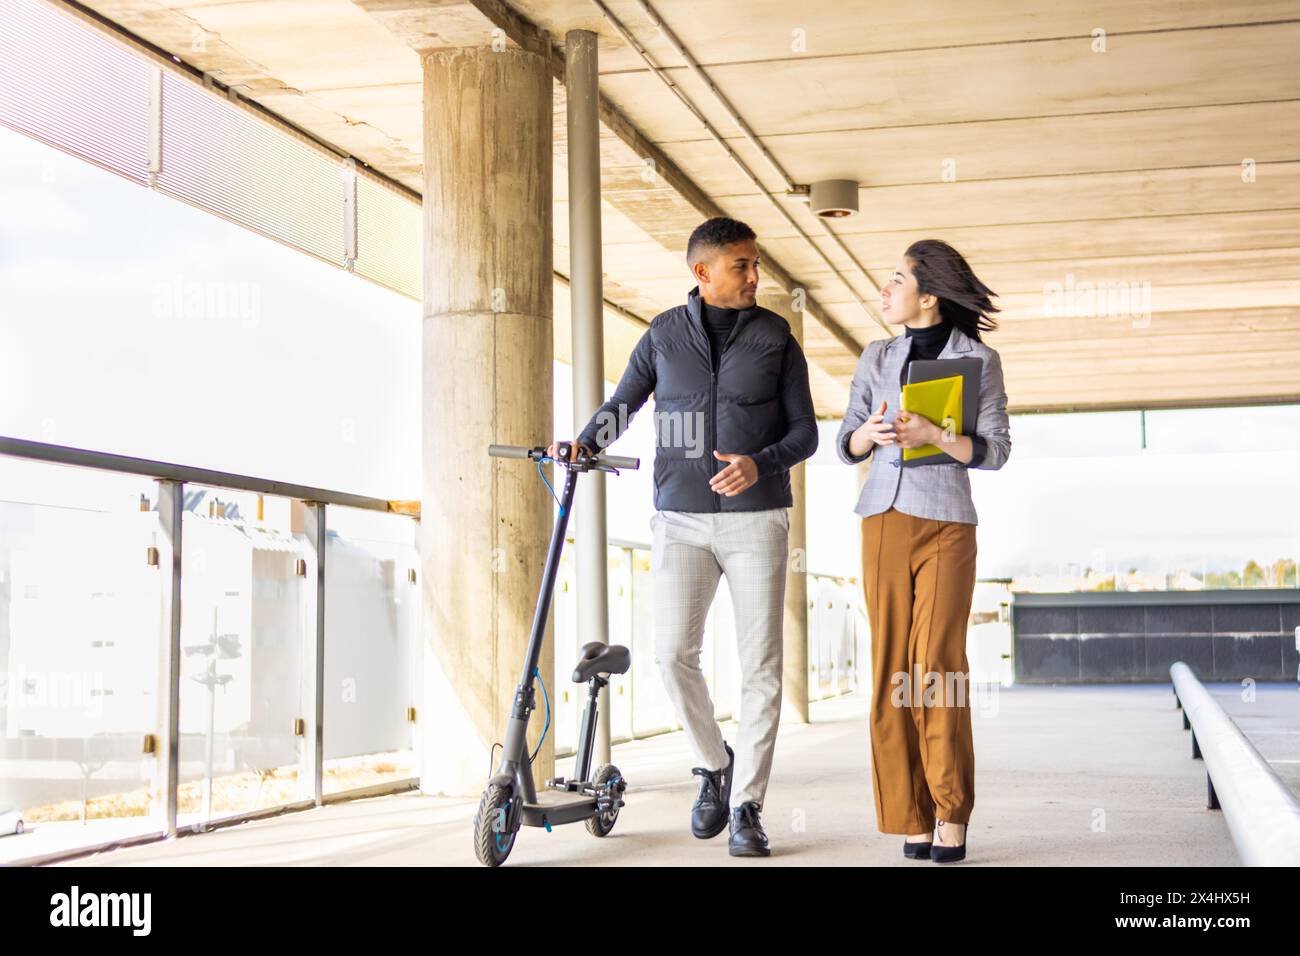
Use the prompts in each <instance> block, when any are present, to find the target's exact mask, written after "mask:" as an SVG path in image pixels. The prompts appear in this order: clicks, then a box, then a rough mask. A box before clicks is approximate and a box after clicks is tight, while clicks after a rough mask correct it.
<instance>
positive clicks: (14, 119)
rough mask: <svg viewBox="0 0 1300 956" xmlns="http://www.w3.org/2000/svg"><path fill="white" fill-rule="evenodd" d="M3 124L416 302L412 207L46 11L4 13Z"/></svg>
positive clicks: (3, 5) (416, 224)
mask: <svg viewBox="0 0 1300 956" xmlns="http://www.w3.org/2000/svg"><path fill="white" fill-rule="evenodd" d="M160 72H161V82H159V73H160ZM159 90H161V96H159V95H158V93H159ZM0 123H3V124H4V125H6V126H8V127H10V128H11V129H13V130H16V131H17V132H19V133H23V134H25V135H28V136H31V137H34V138H36V139H39V140H41V141H43V142H45V143H48V144H49V145H51V146H54V147H56V148H58V149H61V150H64V151H65V152H68V153H70V154H72V155H74V156H78V157H80V158H82V159H84V160H87V161H88V162H92V163H95V164H97V165H99V166H102V167H103V168H105V169H108V170H110V171H112V172H115V173H117V174H119V175H121V176H125V177H126V178H128V179H131V180H132V181H134V182H138V183H140V184H141V185H146V186H147V185H152V186H153V188H156V189H158V190H160V191H162V192H165V193H167V194H169V195H172V196H174V197H176V198H178V199H181V200H183V201H185V202H187V203H190V204H192V205H194V206H196V207H198V208H200V209H203V210H205V211H207V212H210V213H212V214H214V215H217V216H221V217H222V218H224V219H228V220H230V221H231V222H234V223H237V224H238V225H241V226H243V227H245V228H248V229H251V230H254V231H256V232H259V233H261V234H262V235H265V236H268V237H270V238H272V239H275V240H278V241H279V242H282V243H285V244H286V245H289V246H291V247H293V248H296V249H299V250H301V251H303V252H306V253H309V254H310V255H313V256H316V257H318V258H320V259H322V260H324V261H326V262H329V263H331V264H333V265H336V266H339V267H341V268H349V267H351V268H352V270H353V271H354V272H356V273H357V274H358V275H360V276H363V277H365V278H366V279H369V280H371V281H373V282H376V283H378V284H380V285H383V286H386V287H388V288H390V289H393V290H394V291H396V292H400V293H401V294H403V295H406V296H409V297H411V298H415V299H419V298H420V295H421V289H420V242H421V224H420V206H419V203H418V201H416V200H415V199H413V198H412V197H411V196H410V195H409V194H407V193H405V192H404V191H402V190H401V189H399V188H397V187H394V186H391V185H390V184H388V183H386V182H384V181H383V180H382V179H380V178H378V177H375V176H372V175H370V174H369V173H367V172H366V171H365V170H364V169H363V168H362V167H361V166H360V164H358V163H354V162H351V161H349V160H347V159H345V158H343V157H340V156H339V155H337V154H335V153H332V152H330V151H329V150H327V149H325V148H324V147H322V146H320V145H319V144H317V143H314V142H312V141H310V140H309V139H308V138H307V137H306V136H303V135H301V134H298V133H295V132H294V131H293V130H291V129H289V128H287V127H286V126H282V125H280V124H278V123H276V122H274V121H273V120H271V119H269V118H267V117H266V116H264V115H262V114H261V113H259V112H258V111H256V110H254V109H252V108H251V107H248V106H246V105H243V104H240V103H237V102H232V101H231V100H229V99H228V98H227V97H226V96H224V95H222V94H221V93H220V91H218V90H216V89H213V88H210V87H207V86H205V85H204V84H203V83H202V82H201V81H200V80H199V79H198V78H196V77H194V76H192V75H191V74H189V73H188V72H186V71H183V70H180V69H174V68H172V67H171V66H170V65H168V64H167V63H165V62H162V61H160V60H159V59H158V58H157V57H155V56H154V55H152V54H150V53H148V52H146V51H144V50H143V49H137V48H134V47H133V46H132V45H131V44H130V43H129V41H127V40H125V39H123V38H121V37H119V36H116V35H110V34H109V33H108V32H107V31H106V30H104V29H103V28H101V27H99V26H97V25H96V24H94V23H92V22H90V21H87V20H83V19H81V18H79V17H77V16H75V15H74V14H72V13H70V12H69V11H66V10H62V9H59V8H58V7H56V6H54V5H51V4H48V3H46V2H44V0H0ZM151 131H153V135H155V136H159V135H160V139H161V143H160V149H159V150H158V151H157V153H156V155H154V157H153V158H154V160H155V163H156V166H157V169H156V175H154V176H152V177H151V174H150V167H151V162H150V160H151V151H150V147H151ZM349 174H351V175H354V176H355V179H356V187H355V196H356V201H355V203H351V202H346V203H345V192H346V191H347V190H348V188H349V186H348V185H347V183H348V176H349ZM353 210H355V216H356V223H355V231H353V230H352V229H351V228H350V224H349V223H348V222H347V220H346V217H347V216H350V215H353V214H354V213H353ZM352 236H355V245H352V244H351V243H350V241H349V240H350V238H351V237H352ZM174 238H175V240H176V241H184V237H174ZM350 252H353V253H355V259H353V258H351V257H350V256H349V253H350Z"/></svg>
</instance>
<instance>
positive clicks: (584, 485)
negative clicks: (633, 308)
mask: <svg viewBox="0 0 1300 956" xmlns="http://www.w3.org/2000/svg"><path fill="white" fill-rule="evenodd" d="M597 65H598V59H597V51H596V34H594V33H592V32H591V31H590V30H570V31H569V32H568V33H566V34H565V35H564V92H565V100H566V103H567V109H568V146H569V156H568V160H569V293H570V301H571V303H572V309H573V325H572V330H573V421H574V423H575V426H576V427H578V428H581V427H582V425H583V424H585V423H586V421H587V419H588V418H590V417H591V413H592V412H593V411H595V410H596V409H597V408H599V407H600V405H601V403H602V402H604V401H605V324H604V317H605V313H604V298H605V294H604V288H603V286H602V283H601V257H600V119H599V116H598V112H597V108H596V107H597V88H598V72H597ZM573 520H574V522H575V523H576V528H575V531H574V534H575V540H576V543H577V546H578V547H577V578H578V580H577V584H578V609H579V610H578V646H579V647H581V646H582V645H583V644H586V643H588V642H589V641H600V642H601V643H604V644H608V643H609V578H608V570H609V557H608V552H607V550H606V545H607V538H606V528H605V476H604V475H603V474H601V473H600V472H592V473H591V474H588V475H583V476H582V478H581V480H580V481H579V483H578V494H577V500H576V502H575V503H574V511H573ZM561 676H564V675H561ZM608 762H609V688H608V687H606V688H604V689H603V690H602V691H601V692H600V720H599V721H598V722H597V724H596V741H595V746H594V747H593V748H592V764H591V766H592V770H593V771H594V770H595V769H596V767H598V766H600V765H601V764H602V763H608Z"/></svg>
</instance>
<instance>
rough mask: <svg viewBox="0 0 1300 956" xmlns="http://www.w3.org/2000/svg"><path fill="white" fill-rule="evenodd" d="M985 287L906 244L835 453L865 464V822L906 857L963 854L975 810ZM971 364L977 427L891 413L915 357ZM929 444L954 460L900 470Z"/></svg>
mask: <svg viewBox="0 0 1300 956" xmlns="http://www.w3.org/2000/svg"><path fill="white" fill-rule="evenodd" d="M993 294H994V293H993V292H992V290H990V289H989V288H988V286H986V285H984V283H983V282H981V281H980V280H979V279H978V278H976V276H975V273H974V272H972V271H971V268H970V266H969V265H967V263H966V260H965V259H963V258H962V256H961V255H960V254H959V253H958V252H957V250H955V249H953V248H952V247H951V246H949V245H948V244H947V243H945V242H940V241H939V240H937V239H925V240H922V241H920V242H915V243H913V244H912V245H911V246H910V247H909V248H908V250H907V252H906V253H904V255H903V259H902V261H901V262H899V264H898V268H897V269H896V270H895V272H894V274H893V276H892V277H891V278H890V280H889V282H887V283H886V285H885V287H884V289H882V290H881V297H882V299H883V305H882V311H883V314H884V316H885V319H886V320H887V321H888V322H890V323H891V324H894V325H901V326H903V327H904V333H903V334H902V335H897V336H895V337H893V338H890V339H880V340H877V341H874V342H872V343H870V344H869V345H868V346H867V347H866V349H865V350H864V351H863V353H862V358H861V360H860V361H859V362H858V368H857V371H856V373H855V374H854V376H853V386H852V388H851V390H850V392H849V407H848V409H847V410H846V411H845V413H844V423H843V425H842V426H841V427H840V431H839V439H838V441H837V442H836V448H837V450H838V452H839V456H840V458H841V460H843V461H844V462H845V463H847V464H857V463H858V462H861V461H865V460H866V459H867V458H871V459H872V465H871V468H870V472H869V474H868V477H867V481H866V484H865V485H864V486H863V488H862V494H861V496H860V498H859V500H858V504H857V507H856V508H855V509H854V511H855V512H856V513H857V514H859V515H861V516H862V583H863V589H864V591H865V593H866V600H867V609H868V613H869V615H870V621H871V669H872V685H873V687H872V690H873V693H872V701H871V761H872V782H873V787H874V790H875V797H876V825H877V826H878V827H879V829H880V832H882V833H902V834H906V838H905V840H904V844H903V855H904V856H907V857H909V858H912V859H930V860H934V861H936V862H940V863H948V862H955V861H957V860H962V859H965V856H966V824H967V822H968V821H969V819H970V813H971V809H972V808H973V807H974V804H975V754H974V746H973V741H972V736H971V722H970V702H969V700H968V699H967V694H968V689H969V680H968V673H967V672H968V669H969V664H968V663H967V660H966V621H967V618H968V616H969V615H970V605H971V597H972V594H973V592H974V589H975V524H976V515H975V507H974V504H973V503H972V501H971V493H970V476H969V475H968V474H967V469H968V468H986V469H997V468H1001V467H1002V465H1003V464H1004V463H1005V462H1006V460H1007V456H1008V455H1009V454H1010V452H1011V434H1010V429H1009V428H1008V424H1007V396H1006V393H1005V392H1004V391H1003V386H1002V362H1001V359H1000V358H999V357H998V353H997V352H995V351H994V350H993V349H991V348H989V347H988V346H987V345H985V344H984V343H983V341H982V340H981V338H980V333H981V332H987V331H991V330H993V329H995V328H997V323H996V322H995V321H994V320H993V319H992V318H990V313H993V312H996V311H998V309H997V307H996V306H994V305H993V304H992V302H991V301H990V296H992V295H993ZM918 358H923V359H934V358H941V359H946V358H979V359H982V360H983V363H982V369H981V374H980V394H979V405H978V407H979V414H978V417H977V419H976V426H975V433H974V434H973V435H961V434H955V433H953V432H948V433H947V435H948V440H945V432H944V431H943V429H941V428H940V427H939V425H937V424H936V423H935V422H932V421H930V420H928V419H926V418H924V417H923V416H921V415H917V414H910V415H909V414H908V413H907V412H900V411H899V400H900V396H901V389H902V384H903V382H904V381H906V376H907V366H908V364H909V363H910V362H911V360H913V359H918ZM925 444H933V445H935V446H936V447H937V448H939V449H940V450H942V451H944V452H946V453H947V454H948V455H950V456H952V458H953V459H954V461H950V462H944V463H943V464H936V465H924V466H920V467H915V466H913V467H907V468H904V467H901V464H902V462H901V459H902V455H903V449H905V448H916V447H918V446H920V445H925Z"/></svg>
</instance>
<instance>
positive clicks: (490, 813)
mask: <svg viewBox="0 0 1300 956" xmlns="http://www.w3.org/2000/svg"><path fill="white" fill-rule="evenodd" d="M513 800H514V794H513V792H512V791H511V790H510V788H508V787H499V786H496V785H495V784H493V785H492V786H489V787H488V788H487V789H486V790H484V791H483V797H482V799H480V800H479V803H478V812H477V813H475V814H474V855H475V856H476V857H478V861H479V862H480V863H482V864H483V865H484V866H500V865H501V864H502V863H504V862H505V861H506V857H508V856H509V855H510V851H511V850H513V849H514V847H515V836H516V835H517V833H518V831H509V827H510V812H511V810H512V809H513Z"/></svg>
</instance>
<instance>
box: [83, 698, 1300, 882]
mask: <svg viewBox="0 0 1300 956" xmlns="http://www.w3.org/2000/svg"><path fill="white" fill-rule="evenodd" d="M1275 694H1276V696H1275V698H1270V699H1273V701H1274V704H1276V703H1277V702H1278V701H1282V702H1284V703H1285V704H1286V705H1287V706H1291V707H1293V706H1294V705H1293V703H1292V701H1293V699H1294V698H1296V697H1297V696H1298V695H1297V694H1296V691H1295V689H1294V688H1289V689H1278V690H1277V691H1276V692H1275ZM1287 694H1289V695H1290V696H1286V695H1287ZM1289 713H1290V714H1291V715H1292V716H1294V713H1295V712H1294V710H1291V711H1289ZM974 714H975V720H974V727H975V747H976V779H977V791H976V807H975V812H974V815H973V816H972V818H971V824H970V827H969V832H968V846H969V850H968V856H967V860H966V863H965V864H963V865H966V866H970V865H994V866H996V865H1018V866H1020V865H1028V866H1034V865H1071V866H1128V865H1143V866H1150V865H1159V866H1188V865H1197V866H1234V865H1237V862H1238V861H1237V857H1236V854H1235V852H1234V851H1233V848H1232V844H1231V841H1230V838H1229V835H1228V830H1227V826H1226V825H1225V823H1224V822H1223V819H1222V817H1221V815H1220V814H1219V813H1218V812H1217V811H1210V810H1206V809H1205V772H1204V769H1203V766H1202V764H1201V763H1200V762H1199V761H1196V760H1193V759H1192V758H1191V756H1190V743H1189V738H1188V735H1187V733H1186V732H1185V731H1183V730H1182V722H1181V719H1180V715H1179V713H1178V711H1177V710H1176V709H1175V707H1174V701H1173V696H1172V694H1171V692H1170V689H1169V687H1168V685H1164V684H1162V685H1140V686H1106V687H1025V686H1021V687H1015V688H1010V689H1008V688H1002V689H999V690H998V691H997V693H996V696H995V697H993V698H991V699H990V700H988V701H976V703H975V709H974ZM1289 726H1290V728H1292V730H1294V729H1295V728H1297V727H1298V726H1300V724H1297V723H1296V722H1294V721H1291V722H1289ZM724 729H725V730H726V732H727V733H728V734H734V729H735V728H734V726H733V725H730V724H728V725H726V726H725V728H724ZM869 753H870V750H869V743H868V736H867V726H866V702H865V700H864V699H863V698H861V697H856V696H853V697H847V698H842V699H839V700H834V701H828V702H824V703H820V704H816V705H814V721H813V723H811V724H807V725H796V724H789V723H787V724H786V725H784V726H783V727H782V730H781V735H780V739H779V742H778V745H777V753H776V759H775V768H774V773H773V778H772V782H771V785H770V787H769V790H768V795H767V808H766V810H765V811H764V814H763V819H764V823H765V826H766V827H767V830H768V833H769V836H770V837H771V840H772V845H773V855H772V857H771V858H769V859H768V860H742V859H735V860H733V859H732V858H731V857H729V856H728V855H727V847H726V836H725V834H724V835H722V836H719V837H717V838H715V839H713V840H710V841H701V840H696V839H694V838H693V837H692V836H691V835H690V832H689V829H688V820H689V814H690V804H691V801H692V800H693V799H694V794H695V785H694V778H693V777H691V775H690V767H691V764H692V760H691V759H690V756H689V754H688V752H687V749H686V745H685V740H684V738H683V736H682V735H681V734H680V733H677V734H666V735H664V736H661V737H655V738H651V739H649V740H641V741H635V742H633V743H629V744H625V745H622V746H619V747H617V748H615V761H616V762H617V763H618V764H619V766H620V768H621V769H622V770H623V773H624V775H625V776H626V777H627V778H628V779H629V780H630V781H631V783H632V786H631V788H630V789H629V791H628V794H627V800H628V803H627V806H626V807H624V809H623V811H622V813H621V815H620V818H619V821H618V824H617V826H616V827H615V830H614V832H613V834H611V835H610V836H609V837H607V838H605V839H603V840H600V839H597V838H595V837H593V836H591V835H590V834H588V833H587V831H586V829H585V828H584V827H582V826H578V825H572V826H566V827H557V828H556V829H555V831H554V832H552V833H546V832H545V831H544V830H538V829H525V830H524V831H523V832H522V833H521V834H520V837H519V839H518V841H517V844H516V846H515V850H514V852H513V853H512V855H511V857H510V859H509V865H515V866H520V865H523V866H526V865H552V864H570V865H582V864H595V865H601V864H620V865H640V866H655V865H715V864H725V865H732V866H756V865H757V866H763V865H767V866H773V865H777V866H779V865H782V864H794V865H832V866H835V865H871V866H902V865H905V866H934V864H930V863H925V862H913V861H908V860H904V859H903V857H902V854H901V850H900V847H899V844H900V843H901V840H902V838H901V837H897V836H894V835H892V834H891V835H884V834H880V833H878V832H877V831H876V828H875V819H874V817H875V814H874V807H873V802H872V797H871V789H870V788H871V777H870V770H869V765H868V759H869ZM565 769H566V768H564V767H561V772H564V770H565ZM476 804H477V800H476V799H448V798H438V797H429V796H424V795H421V794H418V793H408V794H401V795H396V796H389V797H378V798H373V799H369V800H358V801H352V802H348V803H343V804H336V805H333V806H328V807H323V808H320V809H315V810H309V811H305V812H300V813H292V814H286V815H284V816H282V817H278V818H275V819H270V820H261V821H257V822H253V823H247V824H242V825H239V826H234V827H230V828H226V829H221V830H217V831H214V832H211V833H208V834H203V835H195V836H187V837H184V838H181V839H177V840H173V841H171V842H169V843H160V844H153V845H149V846H143V847H132V848H127V849H122V850H116V851H112V852H109V853H102V854H99V855H97V856H91V857H83V858H82V859H80V860H77V861H73V863H72V865H76V866H155V865H175V866H194V865H216V866H261V865H304V866H349V865H378V866H429V865H447V864H450V865H456V864H474V862H475V861H474V856H473V851H472V848H471V826H470V821H471V818H472V816H473V814H474V810H475V807H476Z"/></svg>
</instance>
